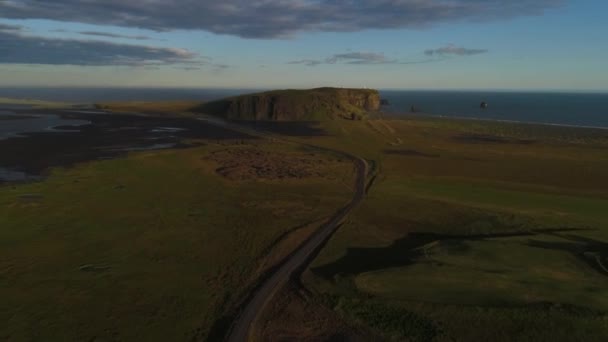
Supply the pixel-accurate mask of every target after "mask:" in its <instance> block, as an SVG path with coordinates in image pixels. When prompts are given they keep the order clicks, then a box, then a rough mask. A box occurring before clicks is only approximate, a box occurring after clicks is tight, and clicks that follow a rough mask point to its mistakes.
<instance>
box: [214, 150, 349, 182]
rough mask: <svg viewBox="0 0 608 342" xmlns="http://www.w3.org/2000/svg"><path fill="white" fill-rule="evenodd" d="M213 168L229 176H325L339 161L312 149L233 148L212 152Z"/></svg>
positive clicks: (236, 178) (267, 178) (290, 177)
mask: <svg viewBox="0 0 608 342" xmlns="http://www.w3.org/2000/svg"><path fill="white" fill-rule="evenodd" d="M207 158H208V159H209V160H212V161H214V162H216V163H217V164H218V167H217V168H216V170H215V171H216V172H217V173H218V174H219V175H221V176H223V177H226V178H228V179H231V180H248V179H266V180H278V179H304V178H328V177H329V176H330V174H331V172H330V170H331V168H332V167H335V166H337V165H339V164H340V163H341V161H340V160H336V159H333V160H330V159H328V158H327V157H325V156H322V155H320V154H315V153H285V152H268V151H263V150H260V149H256V148H252V147H248V148H236V149H225V150H219V151H215V152H212V153H211V154H210V156H209V157H207Z"/></svg>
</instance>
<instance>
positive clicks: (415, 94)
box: [0, 88, 608, 128]
mask: <svg viewBox="0 0 608 342" xmlns="http://www.w3.org/2000/svg"><path fill="white" fill-rule="evenodd" d="M255 91H261V90H260V89H176V88H170V89H167V88H0V97H10V98H30V99H39V100H48V101H67V102H79V103H91V102H100V101H150V100H159V101H169V100H200V101H208V100H212V99H218V98H222V97H226V96H232V95H238V94H243V93H248V92H255ZM381 95H382V97H383V98H385V99H387V100H388V102H389V105H388V106H385V107H384V110H385V111H386V112H390V113H393V114H395V115H407V114H408V113H410V110H411V107H412V106H413V107H414V108H415V109H416V111H417V112H419V113H424V114H430V115H438V116H446V117H464V118H479V119H485V120H505V121H521V122H532V123H545V124H557V125H573V126H589V127H604V128H608V93H596V94H592V93H557V92H546V93H543V92H490V91H402V90H382V91H381ZM481 102H486V103H487V104H488V107H487V108H486V109H484V110H482V109H480V103H481Z"/></svg>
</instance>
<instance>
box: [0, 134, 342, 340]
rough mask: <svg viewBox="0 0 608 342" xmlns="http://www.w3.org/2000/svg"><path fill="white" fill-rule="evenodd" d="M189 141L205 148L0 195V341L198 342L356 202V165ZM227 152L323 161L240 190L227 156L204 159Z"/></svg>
mask: <svg viewBox="0 0 608 342" xmlns="http://www.w3.org/2000/svg"><path fill="white" fill-rule="evenodd" d="M192 143H199V144H200V143H202V144H203V145H201V146H199V147H195V148H190V149H182V150H167V151H150V152H140V153H132V154H130V155H129V156H128V157H125V158H120V159H114V160H103V161H95V162H89V163H83V164H79V165H77V166H75V167H71V168H65V169H62V168H56V169H54V170H53V171H52V173H51V175H50V176H49V177H48V178H47V179H46V180H44V181H42V182H37V183H30V184H18V185H5V186H3V187H0V249H1V250H2V257H1V258H0V298H2V301H1V303H0V321H1V322H2V324H1V326H2V328H1V329H0V339H2V340H10V341H13V340H14V341H22V340H23V341H25V340H44V341H52V340H56V341H82V340H89V341H92V340H95V341H97V340H126V341H130V340H144V341H153V340H158V341H167V340H190V339H205V338H206V336H207V335H208V333H209V331H210V329H211V326H212V325H213V323H214V322H215V321H216V320H217V319H218V318H219V317H221V316H222V315H224V314H225V313H226V311H229V310H231V308H233V307H234V306H235V305H237V304H238V301H239V300H240V298H241V296H243V295H244V294H245V292H246V291H247V289H248V288H249V287H250V286H252V285H253V284H254V283H255V281H256V279H257V277H259V276H260V275H261V274H262V273H263V272H265V271H266V270H267V269H268V267H272V266H273V265H274V263H275V262H276V261H277V260H280V259H281V258H282V257H284V255H285V254H286V253H289V252H290V251H291V250H292V249H293V248H294V246H296V245H297V244H298V243H299V241H301V240H302V239H304V238H305V237H306V236H307V235H308V234H310V232H312V231H313V230H314V226H315V225H316V224H318V221H319V219H321V218H324V217H326V216H328V215H331V214H332V213H333V212H334V211H335V210H336V208H338V207H340V206H342V205H343V204H344V203H345V202H346V201H347V200H348V198H349V197H350V195H351V191H352V189H351V182H350V181H349V180H350V179H352V177H353V174H352V164H351V163H350V162H349V161H347V160H342V159H341V158H339V157H336V156H331V155H325V154H323V153H319V152H314V151H310V150H307V151H302V150H300V149H299V148H298V147H297V146H296V145H289V144H282V145H280V146H279V145H278V144H272V143H269V142H264V141H261V140H259V141H253V140H250V141H247V140H246V141H243V140H239V141H233V142H231V141H224V142H222V143H215V142H211V141H205V140H201V141H196V142H192ZM226 150H230V151H238V150H243V151H247V153H250V152H252V151H253V152H255V151H258V152H260V153H264V155H265V158H266V159H267V160H270V159H272V158H273V156H274V158H278V159H281V160H284V159H288V160H292V161H293V160H294V158H295V160H308V159H313V160H316V161H320V162H318V163H317V164H316V165H317V168H316V169H315V172H314V173H312V172H311V173H307V174H304V175H295V176H290V175H289V174H284V172H283V171H281V169H280V167H281V165H279V166H275V168H278V171H277V170H270V171H269V172H270V173H269V175H270V176H268V175H267V177H256V176H250V177H248V178H237V179H234V178H228V177H225V176H223V175H222V174H221V173H219V172H217V170H218V169H220V168H222V167H224V166H225V165H226V164H230V163H231V162H233V161H234V160H231V159H230V158H229V157H230V156H228V157H226V156H224V157H222V158H212V156H213V154H214V153H216V152H218V153H220V155H223V154H221V152H222V151H226ZM297 158H300V159H297ZM233 167H236V168H253V167H255V165H247V163H243V162H239V163H237V164H236V166H234V165H233ZM273 172H274V173H273ZM245 174H248V175H251V174H253V173H251V172H245ZM273 175H274V176H273ZM281 175H284V176H283V177H281ZM321 192H322V193H323V196H319V195H318V194H319V193H321Z"/></svg>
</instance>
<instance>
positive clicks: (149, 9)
mask: <svg viewBox="0 0 608 342" xmlns="http://www.w3.org/2000/svg"><path fill="white" fill-rule="evenodd" d="M565 1H566V0H509V1H504V0H451V1H445V0H426V1H421V0H222V1H218V0H137V1H125V0H96V1H95V0H53V1H39V0H4V1H0V18H9V19H51V20H58V21H78V22H84V23H91V24H102V25H117V26H125V27H138V28H145V29H151V30H157V31H165V30H174V29H191V30H205V31H209V32H213V33H218V34H230V35H235V36H240V37H245V38H281V37H287V36H290V35H293V34H296V33H298V32H309V31H333V32H340V31H359V30H365V29H397V28H420V27H426V26H430V25H434V24H438V23H445V22H454V21H487V20H499V19H505V18H512V17H517V16H528V15H537V14H540V13H542V12H543V11H545V10H547V9H550V8H553V7H556V6H558V5H560V4H562V3H563V2H565Z"/></svg>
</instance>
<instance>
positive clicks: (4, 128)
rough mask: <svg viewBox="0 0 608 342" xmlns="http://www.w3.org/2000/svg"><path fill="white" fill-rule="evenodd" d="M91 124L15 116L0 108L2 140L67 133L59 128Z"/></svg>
mask: <svg viewBox="0 0 608 342" xmlns="http://www.w3.org/2000/svg"><path fill="white" fill-rule="evenodd" d="M87 123H89V122H88V121H85V120H75V119H64V118H61V117H60V116H58V115H54V114H48V115H38V114H37V115H25V114H15V113H13V112H11V111H8V110H6V109H4V108H3V107H2V108H0V140H3V139H7V138H10V137H14V136H19V135H20V134H22V133H31V132H44V131H55V132H59V131H66V130H62V129H60V128H58V127H66V126H81V125H85V124H87Z"/></svg>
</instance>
